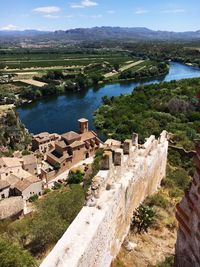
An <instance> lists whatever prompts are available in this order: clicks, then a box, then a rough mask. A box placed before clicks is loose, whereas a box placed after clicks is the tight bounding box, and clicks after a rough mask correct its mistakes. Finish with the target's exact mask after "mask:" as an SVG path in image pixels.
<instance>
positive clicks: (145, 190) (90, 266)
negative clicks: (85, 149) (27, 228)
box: [41, 131, 168, 267]
mask: <svg viewBox="0 0 200 267" xmlns="http://www.w3.org/2000/svg"><path fill="white" fill-rule="evenodd" d="M124 146H125V147H124V150H123V149H116V151H114V152H113V151H106V152H105V153H104V156H103V161H102V164H103V165H102V168H101V169H102V170H101V171H100V172H99V173H98V174H97V176H96V177H94V179H93V181H92V185H91V188H90V190H89V191H88V195H87V204H86V206H84V207H83V208H82V210H81V211H80V213H79V214H78V216H77V217H76V218H75V220H74V221H73V223H72V224H71V225H70V227H69V228H68V229H67V231H66V232H65V234H64V235H63V237H62V238H61V239H60V240H59V241H58V243H57V244H56V246H55V247H54V248H53V250H52V251H51V252H50V254H49V255H48V256H47V257H46V259H45V260H44V261H43V263H42V264H41V267H55V266H57V267H66V266H69V267H109V266H110V264H111V262H112V260H113V259H114V258H115V257H116V256H117V254H118V252H119V250H120V247H121V245H122V243H123V241H124V239H125V237H126V235H127V234H128V231H129V227H130V222H131V218H132V215H133V211H134V210H135V209H136V207H138V206H139V204H140V203H141V202H142V201H143V200H144V199H145V198H146V196H149V195H151V194H153V193H154V192H155V191H156V190H157V189H158V187H159V186H160V182H161V180H162V178H163V177H164V176H165V173H166V163H167V150H168V141H167V133H166V132H165V131H164V132H163V133H162V134H161V136H160V138H159V140H155V137H154V136H151V137H150V138H149V139H148V140H147V141H146V143H145V144H144V145H143V146H140V145H138V144H137V138H134V140H126V142H125V144H124ZM113 153H114V157H113ZM124 153H125V154H124ZM113 159H114V162H113Z"/></svg>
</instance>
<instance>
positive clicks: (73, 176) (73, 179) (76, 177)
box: [68, 170, 84, 184]
mask: <svg viewBox="0 0 200 267" xmlns="http://www.w3.org/2000/svg"><path fill="white" fill-rule="evenodd" d="M83 176H84V174H83V173H82V172H81V171H80V170H77V171H76V172H73V171H70V173H69V175H68V183H69V184H80V183H82V181H83Z"/></svg>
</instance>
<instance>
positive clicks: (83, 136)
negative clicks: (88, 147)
mask: <svg viewBox="0 0 200 267" xmlns="http://www.w3.org/2000/svg"><path fill="white" fill-rule="evenodd" d="M96 136H97V135H96V134H95V133H94V132H93V131H89V132H85V133H83V134H81V141H82V142H84V141H87V140H89V139H92V138H95V137H96Z"/></svg>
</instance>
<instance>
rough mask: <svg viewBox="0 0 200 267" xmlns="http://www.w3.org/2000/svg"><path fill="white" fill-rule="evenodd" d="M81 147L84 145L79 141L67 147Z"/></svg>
mask: <svg viewBox="0 0 200 267" xmlns="http://www.w3.org/2000/svg"><path fill="white" fill-rule="evenodd" d="M82 145H85V143H84V142H81V141H75V142H73V143H72V144H71V145H69V147H71V148H75V147H79V146H82Z"/></svg>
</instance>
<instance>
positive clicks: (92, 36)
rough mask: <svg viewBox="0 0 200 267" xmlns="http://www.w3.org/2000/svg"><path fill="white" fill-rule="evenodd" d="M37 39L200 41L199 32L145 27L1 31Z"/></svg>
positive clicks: (5, 34) (7, 35)
mask: <svg viewBox="0 0 200 267" xmlns="http://www.w3.org/2000/svg"><path fill="white" fill-rule="evenodd" d="M12 37H13V38H36V37H42V38H45V39H46V40H47V39H48V40H55V39H56V40H58V39H60V40H74V41H86V40H89V41H91V40H94V41H95V40H110V39H133V40H197V39H200V30H199V31H187V32H172V31H171V32H170V31H154V30H150V29H148V28H143V27H134V28H125V27H124V28H122V27H94V28H77V29H71V30H67V31H55V32H45V31H37V30H25V31H0V40H1V39H2V38H9V39H10V38H12Z"/></svg>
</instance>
